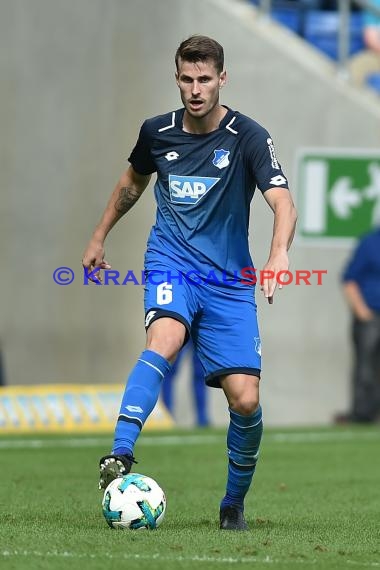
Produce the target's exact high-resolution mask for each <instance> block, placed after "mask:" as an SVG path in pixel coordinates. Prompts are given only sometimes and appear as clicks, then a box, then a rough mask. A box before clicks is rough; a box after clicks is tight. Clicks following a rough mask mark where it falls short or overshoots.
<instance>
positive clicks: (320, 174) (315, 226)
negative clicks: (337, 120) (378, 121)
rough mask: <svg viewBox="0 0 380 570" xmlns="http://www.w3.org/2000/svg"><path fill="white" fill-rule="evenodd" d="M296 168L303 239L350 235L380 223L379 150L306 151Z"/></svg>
mask: <svg viewBox="0 0 380 570" xmlns="http://www.w3.org/2000/svg"><path fill="white" fill-rule="evenodd" d="M296 170H297V172H296V184H297V206H298V214H299V222H298V235H299V237H301V238H305V239H308V240H309V239H323V240H327V239H329V240H334V241H336V240H342V239H348V238H351V239H352V238H358V237H360V236H361V235H363V234H365V233H367V232H368V231H370V230H371V229H372V228H373V227H374V226H375V225H378V224H380V149H379V150H378V151H374V150H363V149H303V150H301V151H300V152H299V154H298V156H297V163H296Z"/></svg>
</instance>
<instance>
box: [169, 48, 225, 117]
mask: <svg viewBox="0 0 380 570" xmlns="http://www.w3.org/2000/svg"><path fill="white" fill-rule="evenodd" d="M176 80H177V85H178V87H179V90H180V92H181V99H182V103H183V105H184V107H185V109H186V111H187V112H188V113H189V115H191V116H192V117H193V118H195V119H202V118H203V117H205V116H206V115H208V114H209V113H210V112H211V111H212V110H213V109H214V108H215V107H216V105H217V104H218V103H219V89H220V88H221V87H222V86H223V85H224V84H225V82H226V72H225V71H223V72H222V73H220V74H219V73H218V72H217V70H216V69H215V65H214V62H213V61H212V60H209V61H205V62H202V61H198V62H197V63H191V62H189V61H183V60H181V59H180V60H179V65H178V71H177V73H176Z"/></svg>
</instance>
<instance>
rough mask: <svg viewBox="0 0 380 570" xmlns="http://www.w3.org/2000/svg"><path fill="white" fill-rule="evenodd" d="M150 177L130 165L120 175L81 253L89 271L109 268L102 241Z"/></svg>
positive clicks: (131, 204)
mask: <svg viewBox="0 0 380 570" xmlns="http://www.w3.org/2000/svg"><path fill="white" fill-rule="evenodd" d="M150 178H151V175H150V174H148V175H145V174H139V173H138V172H136V170H135V169H134V168H133V167H132V166H130V167H129V168H128V170H127V171H126V172H124V173H123V175H122V176H121V177H120V180H119V181H118V183H117V184H116V187H115V189H114V191H113V192H112V194H111V197H110V199H109V201H108V204H107V206H106V208H105V210H104V212H103V215H102V217H101V220H100V222H99V223H98V225H97V226H96V228H95V230H94V233H93V234H92V237H91V239H90V241H89V243H88V244H87V247H86V249H85V251H84V254H83V258H82V264H83V267H84V268H85V269H87V270H88V271H89V272H91V271H93V269H95V268H96V267H100V268H101V269H109V268H110V265H109V264H108V263H107V262H106V261H105V259H104V241H105V239H106V237H107V235H108V233H109V232H110V231H111V229H112V228H113V227H114V225H115V224H116V223H117V222H118V221H119V220H120V218H122V217H123V216H124V214H126V213H127V212H128V211H129V210H130V209H131V208H132V206H134V204H136V202H137V200H138V199H139V198H140V196H141V194H142V193H143V192H144V190H145V188H146V187H147V186H148V184H149V181H150Z"/></svg>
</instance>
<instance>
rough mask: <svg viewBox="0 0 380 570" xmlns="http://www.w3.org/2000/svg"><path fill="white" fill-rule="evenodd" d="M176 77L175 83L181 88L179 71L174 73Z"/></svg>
mask: <svg viewBox="0 0 380 570" xmlns="http://www.w3.org/2000/svg"><path fill="white" fill-rule="evenodd" d="M174 76H175V82H176V83H177V86H178V87H179V75H178V71H176V72H175V73H174Z"/></svg>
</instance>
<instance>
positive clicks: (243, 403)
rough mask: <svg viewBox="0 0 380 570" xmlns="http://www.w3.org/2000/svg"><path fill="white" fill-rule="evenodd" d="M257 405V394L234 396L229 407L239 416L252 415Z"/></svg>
mask: <svg viewBox="0 0 380 570" xmlns="http://www.w3.org/2000/svg"><path fill="white" fill-rule="evenodd" d="M258 407H259V398H258V396H250V397H247V396H245V395H243V396H240V397H239V398H236V399H235V400H234V401H233V402H231V403H230V408H231V409H232V410H233V411H234V412H236V413H237V414H240V415H241V416H252V415H253V414H254V413H255V412H256V410H257V408H258Z"/></svg>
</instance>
